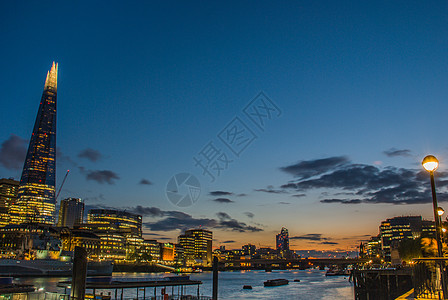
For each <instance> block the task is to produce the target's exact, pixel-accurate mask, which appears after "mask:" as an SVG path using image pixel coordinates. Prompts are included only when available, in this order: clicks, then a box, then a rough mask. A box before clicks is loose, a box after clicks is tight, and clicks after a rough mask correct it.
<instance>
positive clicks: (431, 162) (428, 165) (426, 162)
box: [422, 155, 448, 299]
mask: <svg viewBox="0 0 448 300" xmlns="http://www.w3.org/2000/svg"><path fill="white" fill-rule="evenodd" d="M422 165H423V168H424V169H425V170H426V171H428V172H429V176H430V178H431V192H432V206H433V209H434V221H435V225H436V241H437V254H438V257H443V252H442V241H441V239H440V236H441V234H440V229H441V226H440V225H441V224H440V214H439V212H440V213H442V214H443V209H442V210H439V207H438V206H437V197H436V185H435V183H434V171H435V170H437V168H438V167H439V161H438V160H437V158H436V157H435V156H433V155H428V156H426V157H425V158H424V159H423V161H422ZM439 266H440V272H441V281H442V291H443V299H446V296H448V294H447V292H446V285H445V271H444V263H443V261H440V265H439Z"/></svg>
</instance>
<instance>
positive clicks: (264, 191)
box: [254, 185, 286, 194]
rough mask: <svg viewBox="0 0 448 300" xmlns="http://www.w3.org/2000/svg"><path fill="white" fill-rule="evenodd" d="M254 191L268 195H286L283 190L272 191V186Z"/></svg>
mask: <svg viewBox="0 0 448 300" xmlns="http://www.w3.org/2000/svg"><path fill="white" fill-rule="evenodd" d="M254 191H256V192H263V193H269V194H284V193H286V191H285V190H276V189H274V186H272V185H269V186H268V187H267V188H265V189H255V190H254Z"/></svg>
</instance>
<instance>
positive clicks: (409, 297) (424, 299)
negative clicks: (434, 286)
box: [395, 289, 440, 300]
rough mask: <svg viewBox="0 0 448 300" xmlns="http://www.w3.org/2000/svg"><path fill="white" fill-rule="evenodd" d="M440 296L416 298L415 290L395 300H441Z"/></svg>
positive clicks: (431, 295)
mask: <svg viewBox="0 0 448 300" xmlns="http://www.w3.org/2000/svg"><path fill="white" fill-rule="evenodd" d="M439 299H440V298H439V296H438V295H435V294H426V295H425V297H417V298H416V297H414V289H412V290H410V291H408V292H406V293H404V294H403V295H401V296H400V297H398V298H396V299H395V300H439Z"/></svg>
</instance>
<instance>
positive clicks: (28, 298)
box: [0, 292, 212, 300]
mask: <svg viewBox="0 0 448 300" xmlns="http://www.w3.org/2000/svg"><path fill="white" fill-rule="evenodd" d="M73 299H74V298H73V297H70V296H69V295H65V294H59V293H48V292H46V293H41V292H30V293H14V294H2V295H0V300H73ZM95 299H101V298H100V296H99V295H97V297H96V298H95ZM109 299H110V298H109ZM112 299H114V298H112ZM119 299H123V300H137V298H136V297H133V298H132V297H124V298H119ZM138 299H142V300H143V299H144V300H167V299H168V300H211V299H212V298H211V297H207V296H199V297H198V296H191V295H183V296H180V295H175V296H168V298H164V296H162V295H160V296H157V297H154V296H146V297H145V298H143V297H138Z"/></svg>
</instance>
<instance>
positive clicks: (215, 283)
mask: <svg viewBox="0 0 448 300" xmlns="http://www.w3.org/2000/svg"><path fill="white" fill-rule="evenodd" d="M212 299H213V300H218V257H216V256H215V257H213V294H212Z"/></svg>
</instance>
